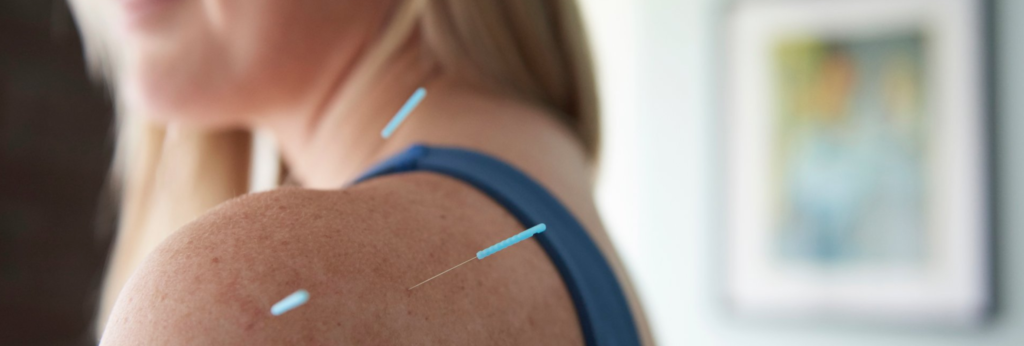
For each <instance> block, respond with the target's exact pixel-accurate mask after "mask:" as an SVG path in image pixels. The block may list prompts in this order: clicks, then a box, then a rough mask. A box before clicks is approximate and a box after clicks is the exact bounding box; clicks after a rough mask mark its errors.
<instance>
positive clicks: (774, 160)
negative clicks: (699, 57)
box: [722, 0, 994, 326]
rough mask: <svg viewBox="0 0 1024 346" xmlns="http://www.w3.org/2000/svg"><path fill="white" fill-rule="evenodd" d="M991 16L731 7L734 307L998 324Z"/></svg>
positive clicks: (727, 171) (728, 155) (765, 4)
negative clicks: (993, 315) (989, 97)
mask: <svg viewBox="0 0 1024 346" xmlns="http://www.w3.org/2000/svg"><path fill="white" fill-rule="evenodd" d="M983 10H984V9H983V5H982V4H981V3H979V2H976V1H970V0H935V1H928V0H902V1H888V0H861V1H850V0H824V1H793V0H789V1H749V0H748V1H738V2H735V3H733V7H732V8H730V11H729V13H728V15H727V20H726V31H725V36H724V43H723V45H724V51H725V59H724V61H725V62H724V64H725V66H724V69H723V70H724V72H725V76H724V81H725V82H724V83H723V85H724V88H723V93H722V94H723V100H722V101H723V111H724V117H723V123H722V124H723V130H724V133H723V138H724V141H723V144H724V172H723V173H724V174H723V178H722V179H723V185H724V187H725V197H724V200H725V203H724V210H723V214H724V215H723V216H724V220H723V221H724V228H725V236H724V241H723V242H724V245H725V249H724V251H725V256H724V257H725V263H724V264H725V265H724V267H723V268H724V271H725V273H724V277H725V291H726V295H727V297H728V301H729V304H730V306H731V308H732V310H734V311H735V312H736V313H738V314H739V315H741V316H753V317H765V318H814V319H825V320H856V321H867V322H870V323H901V324H925V325H962V326H968V325H977V324H980V323H982V322H983V321H985V320H986V317H987V316H989V315H990V312H991V310H992V306H993V301H994V297H993V294H992V278H991V275H992V270H991V265H992V264H991V262H992V260H991V253H990V249H991V243H990V242H991V239H990V238H991V232H990V222H991V221H990V220H989V214H990V213H989V208H990V206H989V204H990V193H991V192H990V191H989V185H988V184H989V179H988V178H989V172H988V167H989V157H988V141H989V138H988V130H987V128H986V127H987V121H988V119H987V117H988V114H987V104H986V97H985V95H984V93H985V90H986V86H987V85H986V84H985V83H986V81H985V74H986V69H985V60H984V59H985V48H986V44H985V41H986V38H985V30H984V29H983V25H982V23H981V18H982V14H983Z"/></svg>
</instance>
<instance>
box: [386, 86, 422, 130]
mask: <svg viewBox="0 0 1024 346" xmlns="http://www.w3.org/2000/svg"><path fill="white" fill-rule="evenodd" d="M424 97H427V89H424V88H422V87H420V88H417V89H416V91H415V92H413V93H412V96H410V97H409V99H408V100H406V101H405V104H404V105H402V108H401V109H399V110H398V113H395V116H394V117H392V118H391V121H389V122H388V124H387V125H386V126H384V129H383V130H381V131H380V136H381V137H382V138H384V139H388V137H391V134H392V133H394V132H395V129H397V128H398V125H401V124H402V122H403V121H405V118H406V117H408V116H409V113H412V110H413V109H416V106H417V105H419V104H420V101H423V98H424Z"/></svg>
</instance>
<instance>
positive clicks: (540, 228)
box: [409, 224, 548, 290]
mask: <svg viewBox="0 0 1024 346" xmlns="http://www.w3.org/2000/svg"><path fill="white" fill-rule="evenodd" d="M547 228H548V226H547V225H544V224H538V225H536V226H533V227H530V228H529V229H527V230H525V231H522V232H519V234H516V235H514V236H512V237H511V238H508V239H505V240H502V241H501V242H500V243H497V244H494V245H492V246H491V247H489V248H486V249H483V250H481V251H478V252H477V253H476V256H473V257H470V258H469V259H468V260H466V261H465V262H462V263H459V264H457V265H455V266H454V267H451V268H448V270H445V271H443V272H441V273H439V274H437V275H434V276H431V277H430V278H429V279H426V280H424V281H423V282H421V283H418V284H416V285H415V286H412V287H409V290H412V289H413V288H416V287H419V286H420V285H422V284H425V283H427V282H430V280H433V279H436V278H437V277H438V276H441V275H444V274H445V273H447V272H450V271H452V270H454V269H455V268H458V267H461V266H462V265H463V264H466V263H469V262H472V261H473V260H474V259H476V260H482V259H484V258H485V257H487V256H490V255H493V254H494V253H495V252H498V251H501V250H504V249H505V248H507V247H509V246H512V245H514V244H515V243H518V242H521V241H523V240H526V239H528V238H530V237H532V236H533V235H534V234H537V233H541V232H544V230H546V229H547Z"/></svg>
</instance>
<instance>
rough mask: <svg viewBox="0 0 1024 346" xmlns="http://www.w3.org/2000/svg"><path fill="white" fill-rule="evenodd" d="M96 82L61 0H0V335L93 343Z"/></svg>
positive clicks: (100, 98)
mask: <svg viewBox="0 0 1024 346" xmlns="http://www.w3.org/2000/svg"><path fill="white" fill-rule="evenodd" d="M107 94H108V93H107V91H106V89H105V88H104V87H103V86H102V85H100V84H99V83H97V82H96V81H93V80H90V78H89V77H88V75H87V73H86V68H85V66H84V60H83V58H82V49H81V41H80V38H79V36H78V33H77V31H76V28H75V24H74V20H73V19H72V17H71V14H70V11H69V10H68V7H67V4H66V2H65V1H64V0H3V1H0V345H89V344H94V341H93V339H92V336H91V333H92V322H93V321H92V320H93V314H94V311H95V306H96V301H97V299H98V294H97V292H98V288H99V284H100V282H101V279H102V270H103V266H104V264H105V262H106V255H107V250H108V247H109V242H110V235H111V234H112V232H111V231H112V228H113V225H114V223H113V218H112V217H110V216H109V215H108V216H107V217H98V215H103V214H109V213H104V212H102V211H104V210H111V209H110V202H109V201H107V198H106V195H107V194H106V193H104V191H105V185H104V184H105V182H106V177H107V172H108V168H109V162H110V155H111V152H112V145H113V127H112V124H111V121H112V114H113V112H112V110H111V105H110V101H109V97H108V95H107ZM101 201H106V202H103V203H101Z"/></svg>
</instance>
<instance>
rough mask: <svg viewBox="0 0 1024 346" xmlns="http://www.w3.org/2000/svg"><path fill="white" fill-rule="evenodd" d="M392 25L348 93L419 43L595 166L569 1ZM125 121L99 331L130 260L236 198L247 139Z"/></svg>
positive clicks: (465, 1)
mask: <svg viewBox="0 0 1024 346" xmlns="http://www.w3.org/2000/svg"><path fill="white" fill-rule="evenodd" d="M83 2H84V1H83V0H71V4H72V6H73V8H74V9H75V10H76V11H75V12H76V20H77V21H78V24H79V26H80V28H81V29H82V31H83V37H84V39H85V42H86V54H87V59H88V61H89V63H90V65H91V66H92V67H93V70H94V72H97V73H98V74H101V75H105V76H106V77H107V78H108V80H113V79H112V77H111V76H112V75H116V74H117V72H118V71H117V62H116V61H115V60H116V56H117V54H116V53H115V52H113V51H114V50H115V49H116V48H117V47H116V45H112V44H109V42H105V41H104V37H109V35H104V34H103V33H102V32H101V31H102V30H105V28H104V27H103V26H102V25H99V24H101V23H102V21H101V20H100V19H101V18H99V17H101V16H98V15H97V14H96V13H91V12H90V11H88V10H86V6H87V4H85V3H83ZM393 16H394V17H393V18H392V19H391V21H390V23H389V24H388V26H387V27H386V28H385V30H384V32H383V34H382V35H381V36H380V37H379V38H378V40H377V41H376V44H375V45H374V46H373V47H371V49H370V50H369V51H368V52H367V54H366V55H365V56H364V57H363V58H362V60H361V62H360V63H359V65H358V68H357V69H356V71H355V73H353V75H352V76H351V77H350V80H349V81H348V83H352V84H354V85H363V83H368V82H369V81H371V80H373V78H374V77H375V76H376V75H378V74H379V73H380V72H381V71H380V70H381V67H382V66H383V65H384V62H386V61H387V60H388V59H389V57H391V56H392V55H393V54H394V53H395V52H396V51H397V50H398V49H399V48H400V46H401V45H402V44H403V43H404V42H406V41H407V40H408V39H409V38H410V37H411V35H415V34H419V35H422V36H421V38H422V42H423V43H424V44H425V46H426V47H427V48H428V49H429V51H430V52H431V53H432V54H433V55H434V56H435V57H436V59H437V62H438V64H439V65H440V68H441V69H443V70H445V71H450V72H455V73H462V74H466V75H471V76H472V77H473V78H475V79H477V80H479V81H482V82H485V83H488V84H489V85H492V86H495V87H497V88H499V89H500V90H503V91H505V92H507V93H509V94H510V95H513V96H515V97H519V98H521V99H524V100H526V101H529V102H532V103H535V104H538V105H540V106H543V107H546V108H548V109H549V110H551V111H552V112H553V113H554V114H556V115H557V116H558V117H559V119H560V120H561V121H563V122H565V123H566V124H567V125H568V126H569V127H570V128H571V129H573V130H574V131H575V133H576V134H577V135H578V137H579V139H580V140H581V141H582V142H583V144H584V147H585V148H586V149H587V151H588V153H589V154H590V156H591V157H592V158H593V157H594V156H596V152H597V149H598V132H599V131H598V130H599V129H598V109H597V99H596V97H597V96H596V90H595V82H594V77H593V72H592V64H591V60H590V56H589V50H588V47H587V43H586V40H585V35H584V32H583V25H582V22H581V18H580V15H579V13H578V9H577V8H576V4H575V3H574V1H573V0H559V1H554V0H530V1H527V0H516V1H499V0H494V1H482V0H408V1H405V2H403V3H402V4H400V6H399V8H398V9H397V11H396V12H395V13H394V15H393ZM353 89H359V88H353ZM347 97H349V98H353V99H355V98H358V96H357V95H350V96H347ZM342 102H345V101H342ZM350 102H355V101H350ZM125 113H130V110H122V111H121V112H119V119H118V138H117V146H116V155H115V160H114V164H113V165H114V169H113V172H114V174H112V178H113V179H115V181H116V182H117V183H118V184H117V185H119V186H120V187H121V188H122V190H121V193H120V196H121V200H120V204H121V218H120V220H119V222H120V224H119V231H118V236H117V240H116V243H115V245H114V250H113V253H112V256H111V261H110V265H109V267H108V271H107V278H106V282H105V287H104V291H103V295H102V297H101V312H100V319H99V321H100V325H99V326H98V327H99V330H102V324H103V323H104V322H105V321H106V317H107V315H108V313H109V309H110V307H111V306H112V305H113V302H114V300H115V299H116V297H117V295H118V293H119V291H120V289H121V287H122V286H123V284H124V282H125V281H126V280H127V278H128V276H129V275H130V274H131V273H132V272H133V271H134V270H135V268H136V266H137V265H138V263H139V262H140V261H141V259H142V258H143V257H144V256H145V255H146V254H148V253H149V252H150V251H151V250H152V249H153V248H154V247H156V245H157V244H159V243H160V242H161V241H162V240H163V239H164V238H166V237H167V236H168V235H170V234H172V233H173V232H175V231H176V230H177V229H178V228H180V227H181V226H183V225H184V224H185V223H187V222H189V221H191V220H192V219H194V218H195V217H197V216H199V215H200V214H202V213H203V212H205V211H207V210H209V209H210V208H212V207H214V206H215V205H217V204H219V203H221V202H224V201H226V200H228V199H230V198H233V197H237V196H239V195H241V194H244V193H246V192H247V186H248V180H249V162H248V160H249V157H250V156H249V151H250V150H251V148H250V143H251V135H250V134H249V133H246V132H243V131H203V130H197V129H183V128H172V129H168V128H167V127H166V126H162V125H157V124H155V123H153V122H151V121H149V120H147V119H146V118H144V117H138V116H132V117H128V116H125V115H124V114H125Z"/></svg>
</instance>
